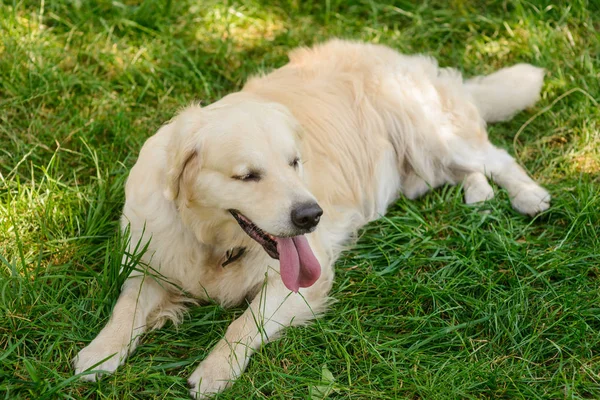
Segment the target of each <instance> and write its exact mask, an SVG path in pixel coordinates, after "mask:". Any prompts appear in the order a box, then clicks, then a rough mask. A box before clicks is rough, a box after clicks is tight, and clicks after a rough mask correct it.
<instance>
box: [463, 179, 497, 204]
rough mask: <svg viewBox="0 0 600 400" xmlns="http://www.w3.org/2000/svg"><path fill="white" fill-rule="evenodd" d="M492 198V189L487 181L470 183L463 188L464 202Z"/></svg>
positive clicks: (468, 202)
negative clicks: (475, 183) (470, 184)
mask: <svg viewBox="0 0 600 400" xmlns="http://www.w3.org/2000/svg"><path fill="white" fill-rule="evenodd" d="M493 198H494V189H493V188H492V187H491V186H490V184H489V183H487V181H485V184H478V185H472V186H469V187H466V188H465V204H474V203H481V202H483V201H487V200H491V199H493Z"/></svg>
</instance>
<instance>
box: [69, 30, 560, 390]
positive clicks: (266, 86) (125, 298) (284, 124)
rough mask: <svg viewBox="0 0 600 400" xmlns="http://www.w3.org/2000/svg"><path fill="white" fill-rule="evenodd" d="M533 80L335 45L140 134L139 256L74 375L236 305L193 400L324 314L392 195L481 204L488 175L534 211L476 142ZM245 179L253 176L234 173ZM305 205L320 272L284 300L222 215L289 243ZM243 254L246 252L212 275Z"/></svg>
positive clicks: (534, 198) (524, 189)
mask: <svg viewBox="0 0 600 400" xmlns="http://www.w3.org/2000/svg"><path fill="white" fill-rule="evenodd" d="M542 81H543V71H542V70H541V69H539V68H536V67H533V66H531V65H526V64H520V65H516V66H514V67H511V68H507V69H503V70H501V71H499V72H496V73H495V74H492V75H490V76H487V77H478V78H474V79H471V80H468V81H466V82H465V81H464V80H463V78H462V76H461V74H460V73H459V72H458V71H456V70H454V69H443V68H439V67H438V66H437V63H436V62H435V60H433V59H432V58H429V57H425V56H406V55H401V54H399V53H397V52H396V51H394V50H392V49H390V48H387V47H384V46H379V45H370V44H360V43H354V42H348V41H342V40H332V41H329V42H327V43H324V44H321V45H318V46H315V47H314V48H311V49H309V48H299V49H296V50H294V51H293V52H291V54H290V62H289V64H287V65H286V66H284V67H282V68H280V69H278V70H275V71H273V72H271V73H269V74H267V75H265V76H259V77H255V78H252V79H250V80H249V82H248V83H247V84H246V86H245V87H244V88H243V90H242V91H241V92H238V93H234V94H231V95H229V96H226V97H225V98H223V99H221V100H220V101H218V102H216V103H214V104H212V105H209V106H207V107H205V108H201V107H200V106H198V105H192V106H190V107H189V108H187V109H185V110H184V111H182V112H181V113H180V114H179V115H178V116H177V117H175V118H174V119H173V120H172V121H171V122H170V123H168V124H167V125H165V126H163V127H162V128H161V129H160V130H159V131H158V133H156V135H154V136H153V137H151V138H150V139H148V141H147V142H146V144H145V145H144V147H143V148H142V150H141V153H140V155H139V159H138V161H137V163H136V164H135V166H134V167H133V169H132V170H131V174H130V176H129V179H128V181H127V185H126V189H125V191H126V202H125V207H124V210H123V218H122V227H123V229H124V230H126V231H128V232H129V236H130V244H129V251H130V252H131V253H135V252H136V249H138V250H137V251H138V252H139V249H143V248H145V246H146V245H147V248H146V250H145V252H144V253H143V255H142V263H141V264H140V265H141V267H140V269H139V271H135V272H133V273H131V276H130V277H129V279H128V280H127V281H126V282H125V284H124V286H123V288H122V293H121V295H120V297H119V299H118V301H117V304H116V305H115V308H114V311H113V314H112V316H111V318H110V320H109V321H108V323H107V325H106V326H105V327H104V329H103V330H102V331H101V332H100V333H99V335H98V336H97V337H96V338H95V339H94V340H93V341H92V342H91V343H90V344H89V345H88V346H87V347H86V348H84V349H83V350H81V352H80V353H79V354H78V355H77V357H76V358H75V360H74V364H75V371H76V373H77V374H83V376H84V377H85V379H89V380H95V379H96V378H97V377H98V376H99V375H100V374H101V373H102V372H109V373H110V372H113V371H114V370H115V369H116V368H117V367H118V366H119V365H120V364H121V363H123V361H124V360H125V358H126V357H127V355H128V354H129V353H131V352H132V351H133V350H134V349H135V347H136V345H137V343H138V340H139V337H140V335H141V334H142V333H143V332H145V331H146V330H147V329H149V328H153V327H156V326H160V325H162V322H163V321H164V320H165V319H171V320H173V322H175V323H178V322H179V321H180V319H181V315H182V312H183V311H184V310H185V307H186V305H187V304H188V303H190V302H196V301H216V302H218V303H220V304H222V305H223V306H231V305H235V304H240V303H241V302H242V301H243V300H244V299H248V300H249V307H248V309H247V310H246V312H244V313H243V315H242V316H240V317H239V318H238V319H237V320H235V321H234V322H233V323H232V324H231V326H230V327H229V328H228V329H227V332H226V334H225V336H224V337H223V339H222V340H221V341H220V342H219V343H218V344H217V346H216V347H215V348H214V349H213V350H212V351H211V352H210V354H208V355H207V357H206V358H205V360H204V361H203V362H202V363H201V364H200V365H199V366H198V368H197V369H196V371H195V372H194V373H193V374H192V375H191V377H190V378H189V382H190V384H191V386H192V389H191V394H192V396H194V397H198V398H204V397H206V396H209V395H210V394H213V393H216V392H219V391H221V390H223V389H225V388H226V387H228V386H229V385H231V383H232V382H233V380H235V379H236V378H237V377H238V376H239V375H240V374H241V373H242V372H243V371H244V369H245V368H246V365H247V364H248V360H249V357H250V356H251V355H252V353H253V352H254V351H256V350H257V349H258V348H259V347H260V346H261V345H262V344H264V343H266V342H268V341H270V340H273V339H274V338H276V337H277V336H278V335H279V334H280V333H281V332H282V330H283V329H284V328H285V327H288V326H290V325H299V324H304V323H306V322H307V321H309V320H311V319H313V318H314V317H315V316H317V315H318V314H320V313H322V312H323V311H324V310H325V307H326V305H327V302H328V292H329V290H330V288H331V285H332V282H333V275H334V273H333V264H334V262H335V260H336V257H337V256H338V255H339V252H340V251H341V250H342V249H343V248H344V245H346V244H347V243H348V241H349V240H350V239H352V237H353V235H354V234H355V232H356V231H357V229H358V228H360V227H361V226H363V225H364V224H366V223H367V222H369V221H371V220H374V219H376V218H378V217H379V216H381V215H382V214H383V213H385V211H386V208H387V207H388V206H389V205H390V204H391V203H392V202H393V201H394V200H395V199H396V198H397V196H398V195H399V194H404V195H405V196H407V197H408V198H411V199H412V198H416V197H418V196H420V195H422V194H424V193H425V192H427V191H428V190H429V189H430V188H433V187H436V186H439V185H443V184H457V183H462V184H463V185H464V189H465V200H466V202H467V203H473V202H479V201H484V200H487V199H490V198H492V197H493V195H494V192H493V189H492V187H491V186H490V185H489V183H488V178H491V179H493V180H494V181H495V182H496V183H497V184H498V185H500V186H501V187H503V188H504V189H506V190H507V192H508V194H509V196H510V198H511V202H512V204H513V206H514V207H515V208H516V209H517V210H518V211H520V212H521V213H524V214H528V215H534V214H536V213H539V212H541V211H544V210H546V209H547V208H548V207H549V200H550V196H549V194H548V192H546V191H545V190H544V189H543V188H541V187H540V186H539V185H537V184H536V183H535V182H534V181H533V180H532V179H531V178H530V177H529V176H528V175H527V174H526V173H525V171H524V170H523V169H522V168H521V167H520V166H519V165H517V163H516V162H515V161H514V159H513V158H512V157H511V156H510V155H508V153H506V152H505V151H504V150H501V149H498V148H496V147H495V146H493V145H492V144H491V143H490V142H489V141H488V138H487V133H486V124H485V120H487V121H498V120H502V119H506V118H509V117H510V116H512V115H513V114H514V113H516V112H518V111H520V110H522V109H523V108H525V107H528V106H531V105H533V104H534V103H535V101H536V100H537V99H538V97H539V92H540V89H541V86H542ZM295 157H299V158H300V160H301V162H300V166H299V167H298V168H295V167H294V166H293V165H290V163H291V161H292V160H293V159H294V158H295ZM251 170H260V171H262V179H261V180H260V181H258V182H255V181H251V182H243V181H240V180H237V179H233V178H232V176H240V175H244V174H247V173H248V172H249V171H251ZM309 200H316V201H318V203H319V205H320V206H321V207H322V208H323V210H324V214H323V217H322V219H321V222H320V224H319V225H318V227H317V229H316V231H315V232H313V233H311V234H309V235H308V238H309V242H310V244H311V247H312V249H313V251H314V252H315V254H316V256H317V258H318V260H319V261H320V263H321V266H322V275H321V277H320V279H319V280H318V281H317V283H316V284H315V285H313V286H311V287H309V288H306V289H301V290H300V292H299V293H297V294H294V293H292V292H290V291H289V290H288V289H286V288H285V286H284V285H283V284H282V281H281V279H280V277H279V263H278V261H276V260H273V259H271V258H270V257H269V256H268V255H267V254H266V253H265V251H264V250H263V249H262V248H261V247H260V246H259V245H258V244H257V243H255V242H254V241H253V240H252V239H250V238H249V237H248V236H247V235H246V234H245V233H244V232H243V231H242V230H241V228H240V227H239V226H238V225H237V223H236V222H235V220H234V219H233V218H232V217H231V215H230V214H229V213H228V212H227V210H228V209H237V210H239V211H241V212H242V213H243V214H244V215H246V216H247V217H248V218H250V219H251V220H252V221H254V223H256V224H257V225H258V226H259V227H260V228H262V229H263V230H265V231H267V232H269V233H271V234H273V235H276V236H286V235H293V234H294V230H293V227H292V226H291V225H290V221H289V219H290V217H289V215H290V210H291V207H292V205H293V204H295V203H297V202H301V201H309ZM240 246H244V247H246V248H247V252H246V255H245V256H244V257H242V258H241V259H240V260H239V261H237V262H234V263H233V264H231V265H228V266H227V267H225V268H224V267H222V266H221V264H222V262H223V260H224V255H225V253H226V252H227V251H228V250H229V249H231V248H234V247H240ZM127 257H128V256H126V257H125V258H124V262H127V261H128V260H127ZM144 266H147V267H146V268H145V267H144ZM89 370H92V371H93V372H86V371H89Z"/></svg>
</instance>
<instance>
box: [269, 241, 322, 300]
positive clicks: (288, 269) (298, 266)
mask: <svg viewBox="0 0 600 400" xmlns="http://www.w3.org/2000/svg"><path fill="white" fill-rule="evenodd" d="M277 251H278V252H279V265H280V272H281V280H282V281H283V284H284V285H285V286H286V287H287V288H288V289H290V290H291V291H292V292H295V293H297V292H298V290H299V289H300V288H301V287H309V286H311V285H312V284H313V283H315V282H316V281H317V279H319V276H321V265H320V264H319V261H317V258H316V257H315V255H314V254H313V252H312V250H311V248H310V245H309V244H308V240H307V239H306V238H305V237H304V236H294V237H291V238H277Z"/></svg>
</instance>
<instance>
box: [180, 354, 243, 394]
mask: <svg viewBox="0 0 600 400" xmlns="http://www.w3.org/2000/svg"><path fill="white" fill-rule="evenodd" d="M236 370H238V368H236V369H235V370H234V369H233V368H232V366H231V362H230V361H229V360H228V358H226V357H223V358H221V357H211V356H210V355H209V357H208V358H207V359H206V360H204V361H202V362H201V363H200V365H199V366H198V368H196V370H195V371H194V372H193V373H192V375H191V376H190V377H189V379H188V385H189V387H190V395H191V396H192V398H193V399H208V398H210V397H211V396H213V395H215V394H217V393H219V392H222V391H223V390H225V389H227V388H228V387H230V386H231V385H232V384H233V381H234V380H235V379H236V378H237V377H238V376H239V372H236Z"/></svg>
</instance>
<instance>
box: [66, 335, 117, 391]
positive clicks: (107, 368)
mask: <svg viewBox="0 0 600 400" xmlns="http://www.w3.org/2000/svg"><path fill="white" fill-rule="evenodd" d="M126 355H127V349H123V348H114V346H110V345H108V344H106V343H102V341H98V342H97V341H96V340H94V341H92V343H90V344H89V345H88V346H87V347H85V348H83V349H81V351H80V352H79V353H78V354H77V355H76V356H75V358H74V359H73V366H74V368H75V374H76V375H79V374H81V373H85V371H87V370H93V371H97V372H93V373H89V372H88V373H85V375H81V379H82V380H85V381H90V382H95V381H96V380H97V379H99V378H100V377H101V376H102V375H103V374H106V373H108V374H111V373H113V372H114V371H115V370H116V369H117V367H119V365H121V364H122V362H123V361H124V360H125V356H126Z"/></svg>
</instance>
